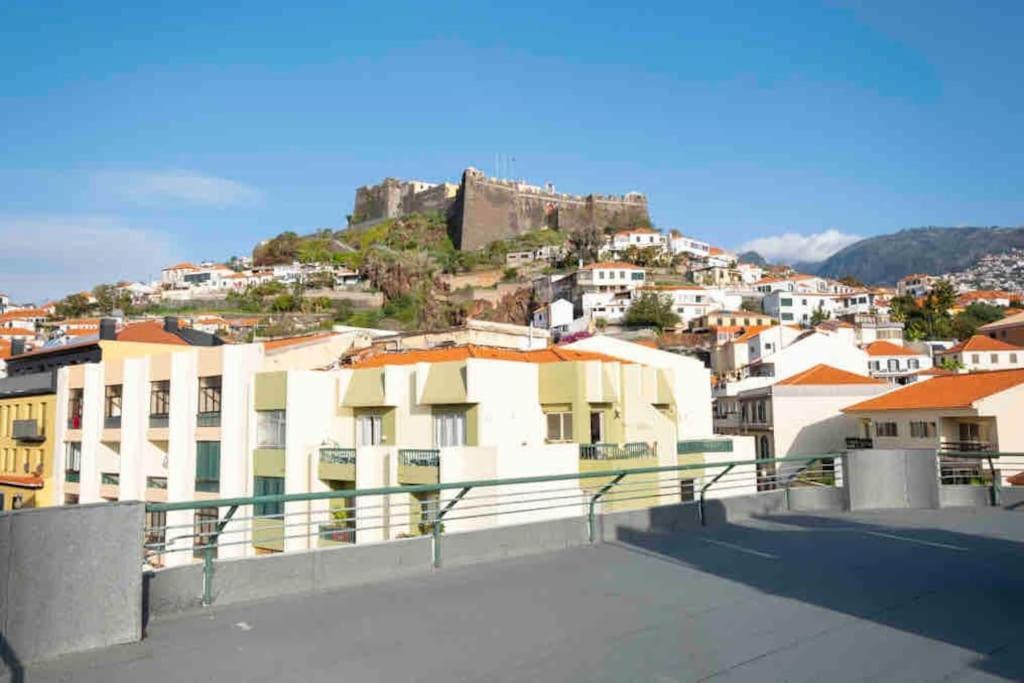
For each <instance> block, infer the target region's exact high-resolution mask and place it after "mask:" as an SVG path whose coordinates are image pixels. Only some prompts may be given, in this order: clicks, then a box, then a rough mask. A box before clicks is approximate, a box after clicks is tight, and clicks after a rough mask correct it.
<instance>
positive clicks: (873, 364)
mask: <svg viewBox="0 0 1024 683" xmlns="http://www.w3.org/2000/svg"><path fill="white" fill-rule="evenodd" d="M881 369H882V361H878V360H869V361H868V370H881Z"/></svg>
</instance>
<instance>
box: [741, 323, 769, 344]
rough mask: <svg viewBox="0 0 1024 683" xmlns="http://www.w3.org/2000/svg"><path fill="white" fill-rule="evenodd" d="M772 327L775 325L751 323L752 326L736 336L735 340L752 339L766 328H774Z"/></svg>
mask: <svg viewBox="0 0 1024 683" xmlns="http://www.w3.org/2000/svg"><path fill="white" fill-rule="evenodd" d="M772 327H773V325H751V326H750V327H748V328H746V330H744V332H743V334H741V335H740V336H738V337H736V339H734V340H733V341H737V342H745V341H750V340H751V339H753V338H754V337H756V336H757V335H759V334H761V333H762V332H764V331H765V330H770V329H772Z"/></svg>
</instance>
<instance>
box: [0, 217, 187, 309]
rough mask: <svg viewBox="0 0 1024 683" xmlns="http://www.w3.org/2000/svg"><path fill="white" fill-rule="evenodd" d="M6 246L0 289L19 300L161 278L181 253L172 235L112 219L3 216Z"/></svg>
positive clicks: (0, 224) (0, 260)
mask: <svg viewBox="0 0 1024 683" xmlns="http://www.w3.org/2000/svg"><path fill="white" fill-rule="evenodd" d="M0 243H2V244H3V245H4V248H3V250H2V251H0V291H3V292H5V293H7V294H9V295H10V296H11V300H12V301H18V302H22V301H26V302H27V301H33V302H35V303H42V301H43V299H54V298H58V297H63V296H65V295H67V294H69V293H72V292H80V291H82V290H85V289H91V288H92V287H93V286H94V285H97V284H100V283H104V282H116V281H118V280H143V279H146V278H148V277H150V276H153V277H159V275H160V269H161V268H162V267H164V266H166V265H167V264H168V263H171V262H173V261H174V260H176V255H177V254H176V252H177V250H176V248H175V247H174V243H173V241H172V239H171V237H170V236H169V235H167V234H165V233H162V232H159V231H155V230H148V229H144V228H139V227H134V226H132V225H130V224H128V223H126V222H124V221H122V220H120V219H118V218H116V217H109V216H91V215H90V216H73V215H71V216H37V215H32V216H12V215H3V214H0Z"/></svg>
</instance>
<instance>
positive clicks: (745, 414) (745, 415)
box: [742, 403, 750, 422]
mask: <svg viewBox="0 0 1024 683" xmlns="http://www.w3.org/2000/svg"><path fill="white" fill-rule="evenodd" d="M747 406H748V404H746V403H744V404H743V405H742V415H743V422H750V417H749V414H748V410H747Z"/></svg>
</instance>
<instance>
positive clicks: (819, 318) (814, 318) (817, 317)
mask: <svg viewBox="0 0 1024 683" xmlns="http://www.w3.org/2000/svg"><path fill="white" fill-rule="evenodd" d="M831 317H832V314H831V313H829V312H828V311H826V310H825V309H823V308H816V309H814V313H811V325H812V326H814V325H820V324H822V323H823V322H825V321H826V320H828V319H829V318H831Z"/></svg>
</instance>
